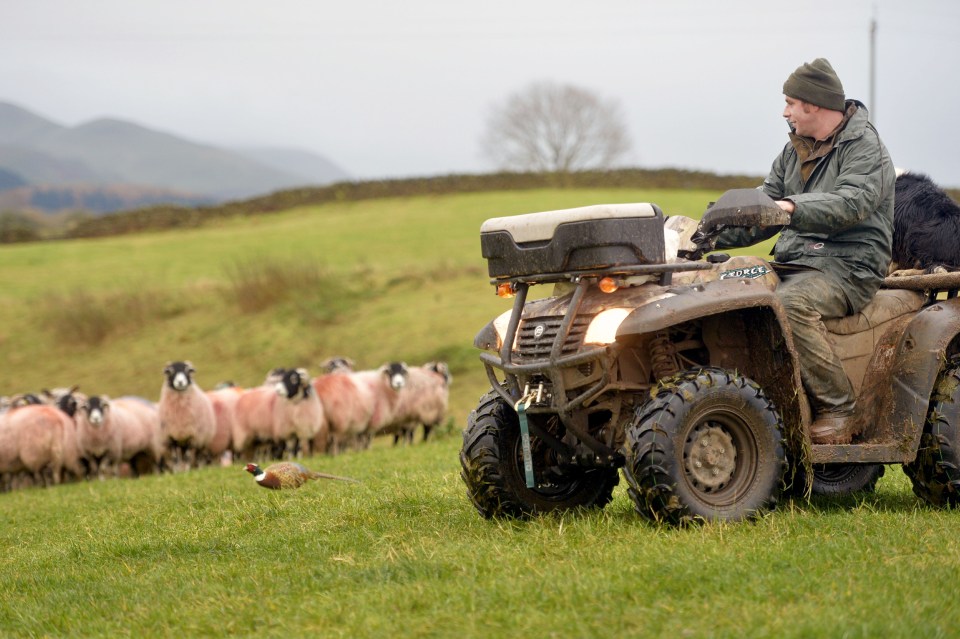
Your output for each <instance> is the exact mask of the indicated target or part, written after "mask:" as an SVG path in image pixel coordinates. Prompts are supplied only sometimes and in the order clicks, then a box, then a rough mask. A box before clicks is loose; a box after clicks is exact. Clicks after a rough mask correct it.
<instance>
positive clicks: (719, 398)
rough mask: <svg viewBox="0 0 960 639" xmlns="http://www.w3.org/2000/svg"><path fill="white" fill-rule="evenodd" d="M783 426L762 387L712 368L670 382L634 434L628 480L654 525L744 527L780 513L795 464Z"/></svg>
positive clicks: (641, 415)
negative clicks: (773, 511)
mask: <svg viewBox="0 0 960 639" xmlns="http://www.w3.org/2000/svg"><path fill="white" fill-rule="evenodd" d="M782 433H783V422H782V420H781V419H780V415H779V414H778V413H777V411H776V410H775V409H774V407H773V405H772V404H771V403H770V401H769V400H768V399H767V398H766V396H765V395H764V394H763V391H761V389H760V387H759V386H758V385H757V384H756V383H755V382H753V381H751V380H750V379H748V378H747V377H744V376H742V375H739V374H737V373H736V372H733V371H728V370H723V369H718V368H704V369H698V370H692V371H687V372H685V373H681V374H680V375H678V376H676V377H674V378H672V379H670V380H666V381H664V382H663V383H662V384H661V386H660V389H659V390H658V392H657V394H656V396H655V397H653V398H652V399H651V400H650V401H648V402H647V403H646V404H644V405H643V406H641V407H640V408H638V409H637V413H636V416H635V418H634V420H633V422H632V423H631V424H630V425H629V427H628V428H627V450H626V452H627V455H626V457H627V463H626V466H625V467H624V475H625V476H626V479H627V482H628V483H629V489H628V491H627V492H628V493H629V495H630V498H631V499H632V500H633V503H634V508H635V509H636V511H637V512H638V513H640V514H641V515H643V516H644V517H647V518H649V519H651V520H654V521H663V522H666V523H670V524H683V523H688V522H691V521H696V520H711V521H713V520H718V521H737V520H741V519H746V518H750V517H753V516H756V515H757V514H759V513H762V512H764V511H766V510H769V509H772V508H773V507H775V505H776V503H777V500H778V498H779V495H780V493H781V491H782V490H783V478H784V474H785V472H786V469H787V462H786V460H785V454H784V449H783V443H782V441H783V434H782Z"/></svg>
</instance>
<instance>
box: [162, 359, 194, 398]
mask: <svg viewBox="0 0 960 639" xmlns="http://www.w3.org/2000/svg"><path fill="white" fill-rule="evenodd" d="M196 372H197V369H195V368H194V367H193V364H191V363H190V362H188V361H185V362H170V363H169V364H167V365H166V367H165V368H164V369H163V374H164V375H166V376H167V384H168V385H169V386H170V388H172V389H173V390H175V391H181V392H182V391H185V390H187V388H188V387H189V386H190V384H192V383H193V374H194V373H196Z"/></svg>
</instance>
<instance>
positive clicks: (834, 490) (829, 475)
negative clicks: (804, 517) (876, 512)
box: [811, 464, 884, 495]
mask: <svg viewBox="0 0 960 639" xmlns="http://www.w3.org/2000/svg"><path fill="white" fill-rule="evenodd" d="M883 473H884V465H883V464H814V465H813V488H812V489H811V490H812V492H813V494H814V495H849V494H851V493H872V492H873V491H874V489H875V488H876V487H877V480H879V479H880V478H881V477H883Z"/></svg>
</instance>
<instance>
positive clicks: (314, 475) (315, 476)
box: [310, 470, 360, 484]
mask: <svg viewBox="0 0 960 639" xmlns="http://www.w3.org/2000/svg"><path fill="white" fill-rule="evenodd" d="M310 478H311V479H336V480H337V481H349V482H353V483H354V484H359V483H360V480H359V479H352V478H350V477H341V476H339V475H330V474H328V473H320V472H317V471H315V470H312V471H310Z"/></svg>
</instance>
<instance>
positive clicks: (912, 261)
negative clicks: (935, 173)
mask: <svg viewBox="0 0 960 639" xmlns="http://www.w3.org/2000/svg"><path fill="white" fill-rule="evenodd" d="M893 211H894V213H893V263H894V264H895V265H896V266H895V268H897V269H921V270H923V271H925V272H927V273H930V272H932V271H934V270H935V269H937V268H938V267H944V268H946V269H947V270H951V271H953V270H958V269H960V205H958V204H957V203H956V202H954V201H953V200H952V199H951V198H950V196H949V195H947V194H946V193H945V192H944V191H943V189H941V188H940V187H938V186H937V185H936V184H934V183H933V180H931V179H930V178H929V177H927V176H926V175H923V174H921V173H904V174H902V175H900V176H899V177H898V178H897V183H896V191H895V194H894V204H893Z"/></svg>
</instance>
